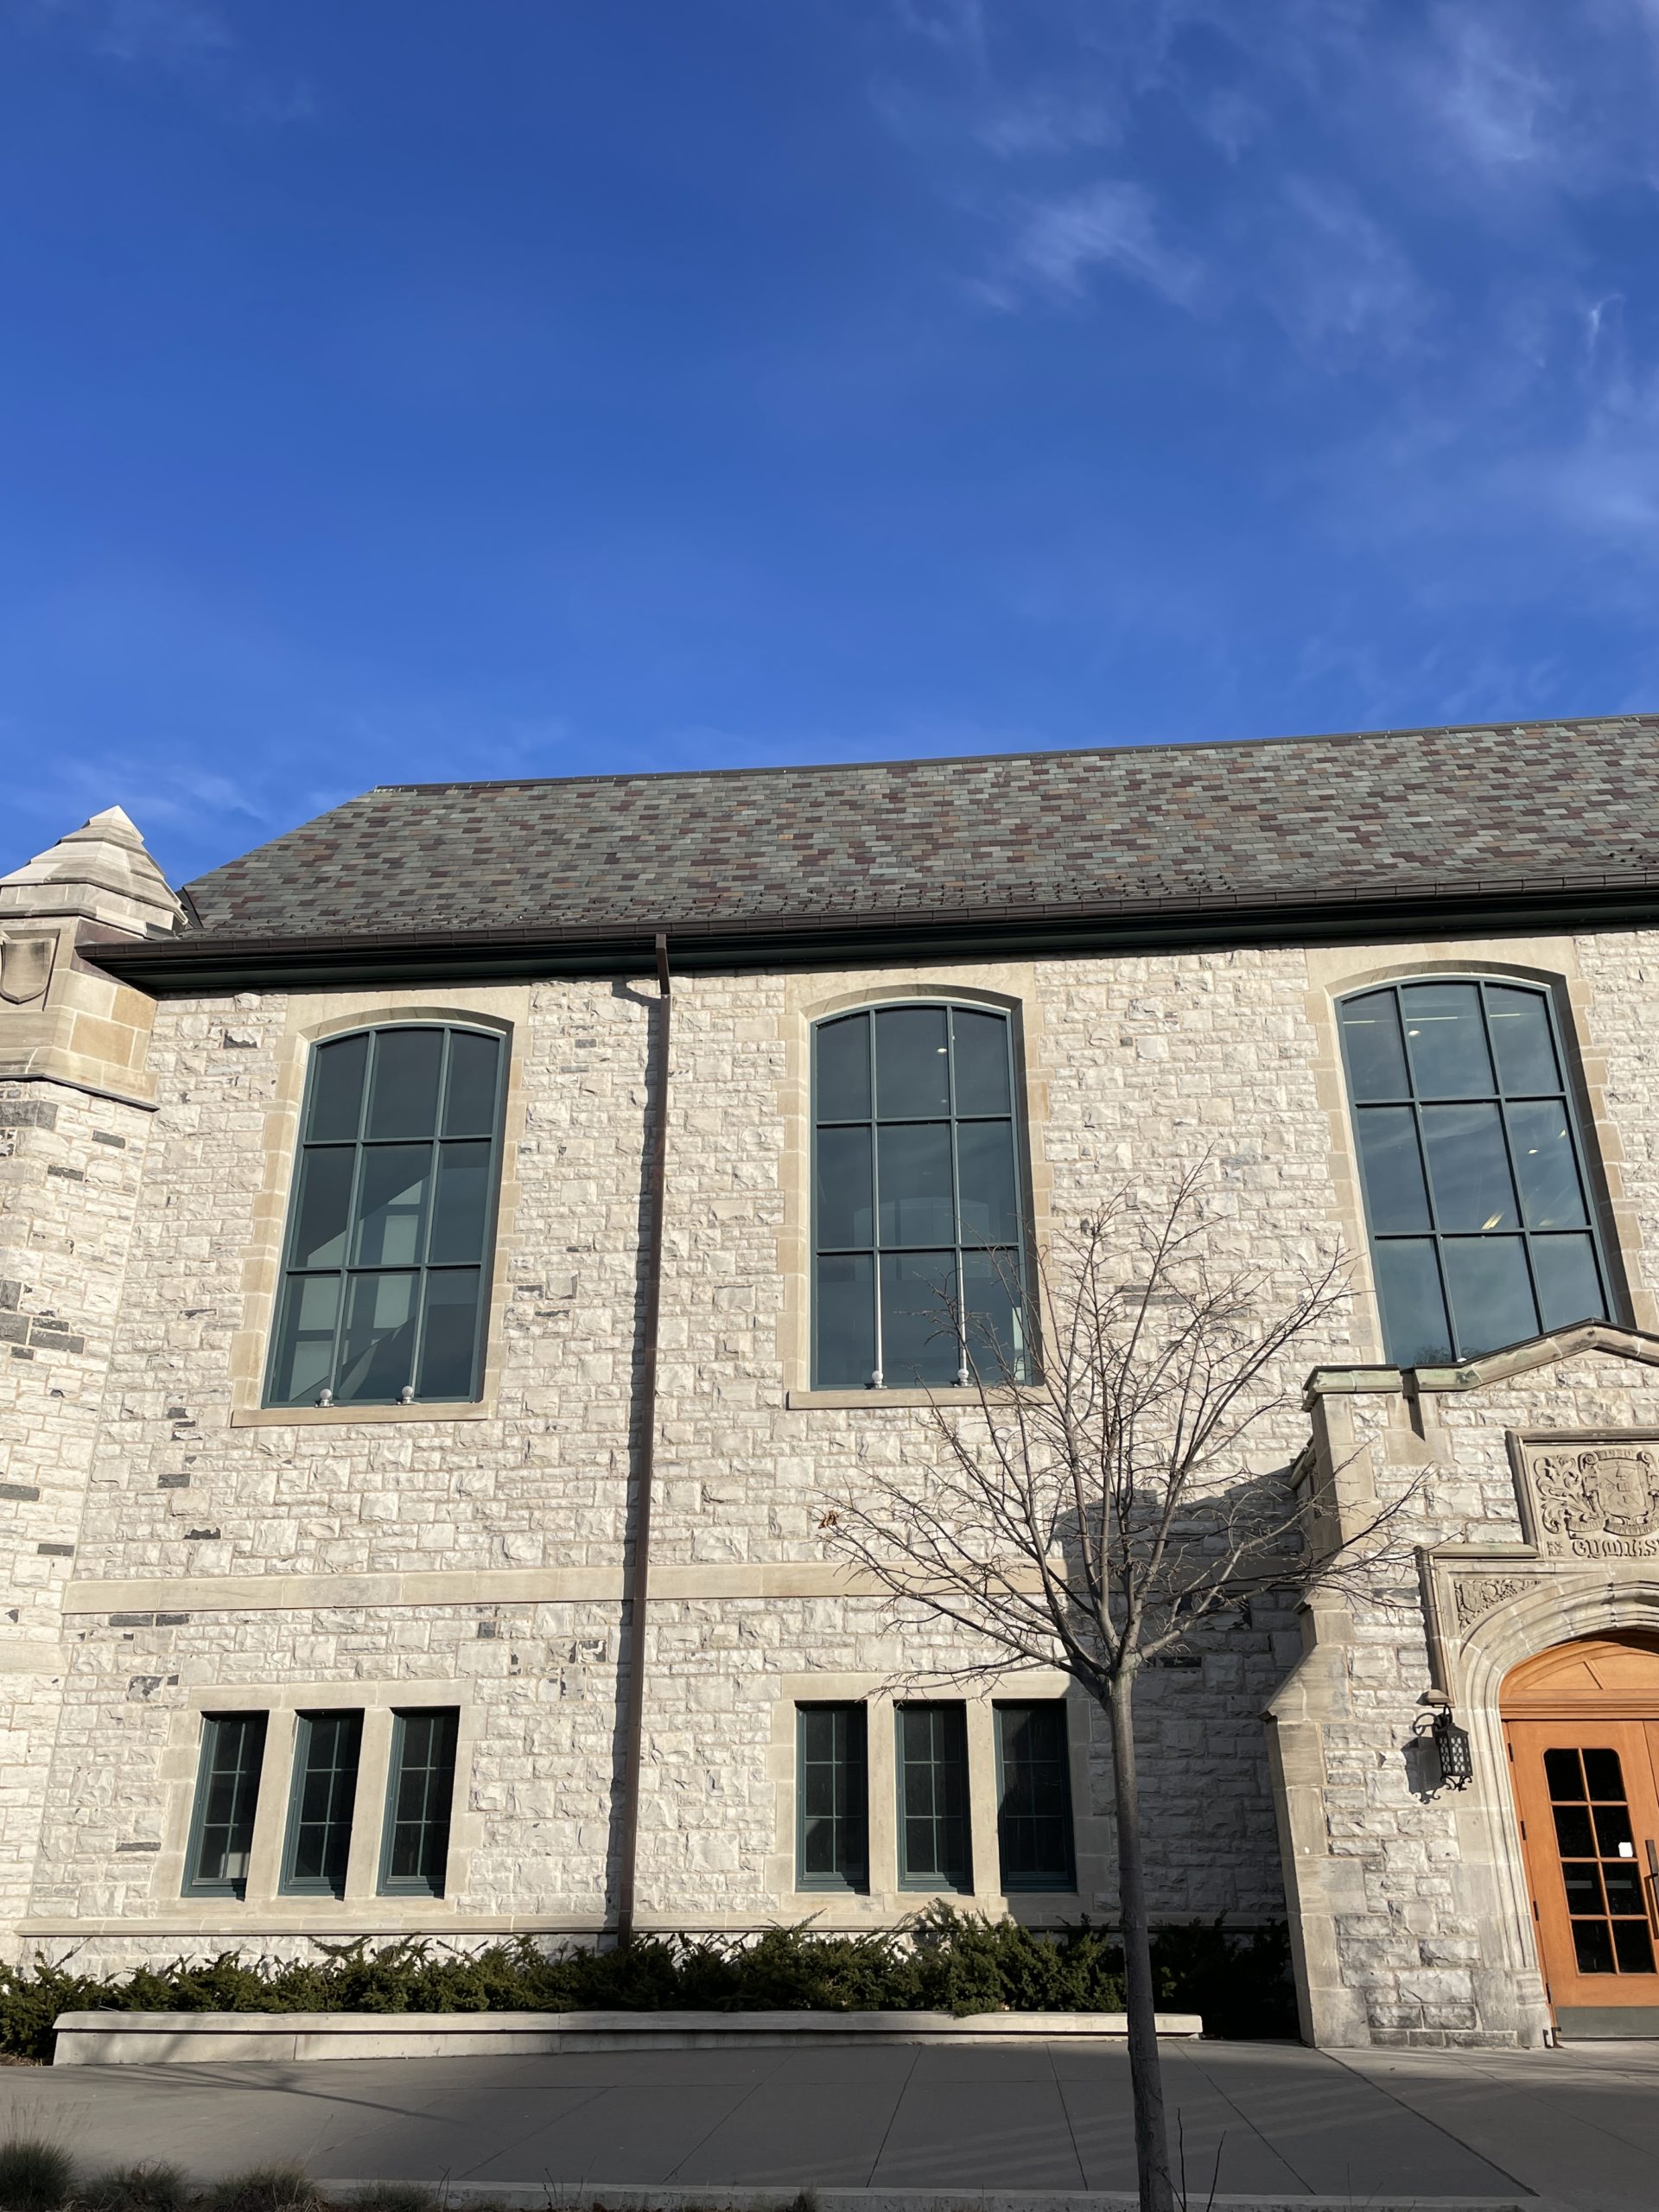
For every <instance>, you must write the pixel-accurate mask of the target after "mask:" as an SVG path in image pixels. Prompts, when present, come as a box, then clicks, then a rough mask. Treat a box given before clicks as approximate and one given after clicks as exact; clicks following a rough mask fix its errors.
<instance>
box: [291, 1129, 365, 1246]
mask: <svg viewBox="0 0 1659 2212" xmlns="http://www.w3.org/2000/svg"><path fill="white" fill-rule="evenodd" d="M356 1164H357V1150H356V1147H354V1146H353V1145H326V1146H323V1147H314V1148H313V1149H312V1150H310V1151H308V1152H305V1153H302V1154H301V1155H300V1177H299V1188H298V1190H297V1191H296V1192H295V1194H294V1251H293V1257H292V1258H291V1260H290V1261H289V1266H290V1267H296V1268H337V1267H339V1266H340V1263H341V1262H342V1261H343V1260H344V1258H345V1256H346V1215H347V1213H348V1212H349V1211H350V1209H351V1203H352V1170H353V1167H354V1166H356Z"/></svg>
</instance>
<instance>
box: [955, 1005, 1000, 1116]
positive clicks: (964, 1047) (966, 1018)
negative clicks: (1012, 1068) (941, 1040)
mask: <svg viewBox="0 0 1659 2212" xmlns="http://www.w3.org/2000/svg"><path fill="white" fill-rule="evenodd" d="M950 1033H951V1038H952V1041H953V1043H954V1045H955V1047H956V1070H957V1113H958V1114H1010V1113H1012V1112H1013V1110H1014V1109H1013V1103H1012V1101H1011V1099H1010V1097H1009V1095H1008V1025H1007V1020H1005V1019H1004V1017H1003V1016H1002V1015H1001V1014H974V1013H971V1012H970V1011H969V1009H968V1008H967V1007H960V1006H959V1007H952V1008H951V1012H950Z"/></svg>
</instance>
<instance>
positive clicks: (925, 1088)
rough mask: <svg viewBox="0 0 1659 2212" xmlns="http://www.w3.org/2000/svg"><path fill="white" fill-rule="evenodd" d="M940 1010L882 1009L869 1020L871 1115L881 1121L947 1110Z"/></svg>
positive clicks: (934, 1008)
mask: <svg viewBox="0 0 1659 2212" xmlns="http://www.w3.org/2000/svg"><path fill="white" fill-rule="evenodd" d="M949 1065H950V1063H949V1059H948V1058H947V1054H946V1046H945V1041H944V1007H942V1006H898V1007H884V1008H883V1009H882V1010H881V1011H880V1013H879V1014H877V1015H876V1017H875V1096H876V1110H877V1112H878V1113H879V1114H880V1116H881V1118H882V1120H883V1121H887V1120H888V1119H890V1118H891V1117H892V1116H895V1115H898V1116H916V1117H920V1116H926V1115H930V1114H948V1113H949V1112H950V1077H949V1072H948V1070H949Z"/></svg>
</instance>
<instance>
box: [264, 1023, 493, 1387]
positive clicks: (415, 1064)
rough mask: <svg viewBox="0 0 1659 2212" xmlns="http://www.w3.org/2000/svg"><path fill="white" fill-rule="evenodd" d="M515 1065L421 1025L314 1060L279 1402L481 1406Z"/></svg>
mask: <svg viewBox="0 0 1659 2212" xmlns="http://www.w3.org/2000/svg"><path fill="white" fill-rule="evenodd" d="M505 1058H506V1055H505V1049H504V1046H503V1042H502V1039H501V1038H500V1037H499V1036H498V1035H497V1034H496V1033H495V1032H494V1031H493V1030H483V1029H464V1028H457V1027H451V1026H448V1025H442V1026H439V1025H436V1024H431V1025H428V1024H424V1023H418V1024H417V1023H415V1022H400V1023H398V1024H397V1025H396V1026H395V1027H390V1028H385V1029H359V1030H354V1031H353V1033H351V1034H350V1035H348V1036H345V1037H331V1038H330V1039H328V1040H327V1043H326V1044H321V1045H319V1046H317V1047H316V1048H315V1051H314V1052H313V1053H312V1055H311V1067H310V1071H309V1077H308V1082H307V1084H306V1093H305V1114H304V1119H303V1121H302V1126H301V1133H300V1139H301V1141H300V1157H299V1160H298V1164H297V1167H296V1174H295V1179H294V1195H293V1198H292V1201H291V1203H290V1205H289V1224H288V1245H287V1250H286V1253H285V1255H284V1260H283V1286H282V1294H281V1297H280V1298H279V1300H278V1301H277V1329H276V1334H275V1338H274V1339H273V1343H272V1347H271V1361H270V1383H269V1387H268V1389H267V1394H266V1402H267V1403H268V1404H270V1405H277V1406H299V1405H315V1404H317V1403H319V1402H321V1403H324V1404H331V1403H332V1404H336V1405H364V1406H374V1405H396V1404H397V1403H399V1402H410V1401H423V1400H429V1399H452V1400H453V1399H462V1400H465V1399H470V1398H476V1397H477V1395H478V1393H479V1386H480V1363H481V1349H482V1341H483V1333H484V1331H483V1323H484V1311H485V1294H484V1285H485V1277H486V1268H487V1267H488V1264H489V1253H490V1240H491V1234H492V1230H493V1224H494V1215H495V1194H496V1185H497V1180H498V1175H499V1143H500V1123H501V1100H502V1093H503V1090H504V1084H503V1076H504V1073H505Z"/></svg>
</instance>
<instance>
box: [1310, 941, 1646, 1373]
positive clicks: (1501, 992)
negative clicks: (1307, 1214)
mask: <svg viewBox="0 0 1659 2212" xmlns="http://www.w3.org/2000/svg"><path fill="white" fill-rule="evenodd" d="M1338 1012H1339V1014H1340V1019H1341V1026H1342V1044H1343V1056H1344V1061H1345V1063H1346V1065H1347V1070H1348V1095H1349V1098H1350V1100H1351V1104H1352V1109H1353V1116H1354V1132H1355V1139H1356V1142H1357V1148H1358V1152H1359V1160H1360V1173H1361V1179H1362V1180H1363V1185H1364V1190H1365V1213H1366V1219H1367V1222H1368V1224H1369V1226H1370V1241H1371V1268H1372V1273H1373V1275H1374V1277H1375V1279H1376V1295H1377V1302H1378V1304H1379V1306H1380V1307H1381V1309H1382V1314H1383V1334H1384V1337H1385V1338H1386V1341H1387V1350H1388V1357H1389V1359H1390V1360H1392V1361H1393V1362H1394V1363H1395V1364H1396V1365H1398V1366H1402V1367H1412V1366H1416V1365H1419V1364H1427V1365H1433V1363H1435V1362H1437V1361H1442V1360H1448V1359H1468V1358H1472V1357H1475V1356H1476V1355H1477V1354H1478V1353H1480V1352H1484V1351H1494V1350H1496V1349H1497V1347H1498V1346H1499V1345H1502V1344H1517V1343H1520V1342H1522V1340H1523V1339H1525V1338H1528V1337H1535V1336H1538V1335H1540V1334H1541V1333H1542V1332H1544V1331H1545V1330H1548V1329H1556V1328H1560V1327H1563V1326H1564V1325H1567V1323H1569V1322H1572V1321H1582V1320H1586V1319H1599V1318H1601V1317H1602V1316H1604V1315H1605V1313H1606V1311H1607V1287H1606V1273H1605V1268H1604V1266H1603V1262H1602V1256H1601V1252H1600V1249H1599V1243H1598V1240H1597V1236H1596V1232H1595V1227H1594V1223H1593V1218H1592V1212H1591V1208H1590V1194H1589V1190H1588V1186H1587V1183H1586V1177H1585V1172H1584V1169H1585V1163H1584V1154H1583V1147H1582V1146H1581V1144H1580V1139H1579V1133H1578V1128H1577V1126H1576V1117H1575V1116H1574V1114H1573V1105H1572V1101H1571V1099H1570V1098H1569V1096H1568V1095H1567V1084H1566V1079H1565V1076H1564V1072H1563V1069H1562V1062H1561V1050H1560V1039H1559V1038H1558V1037H1557V1035H1556V1033H1555V1025H1554V1019H1553V1016H1552V1014H1551V1011H1550V1004H1549V998H1548V994H1547V993H1546V992H1544V991H1541V990H1535V989H1532V988H1528V987H1527V986H1526V985H1524V984H1517V983H1508V982H1491V981H1484V980H1474V981H1470V982H1442V981H1440V979H1439V978H1436V979H1435V980H1433V981H1432V982H1430V981H1427V980H1426V981H1424V982H1417V983H1389V984H1386V985H1384V986H1383V988H1381V989H1380V990H1372V991H1362V992H1359V993H1358V994H1357V995H1355V996H1354V997H1352V998H1349V999H1344V1001H1343V1002H1342V1005H1341V1007H1340V1008H1339V1009H1338Z"/></svg>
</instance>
